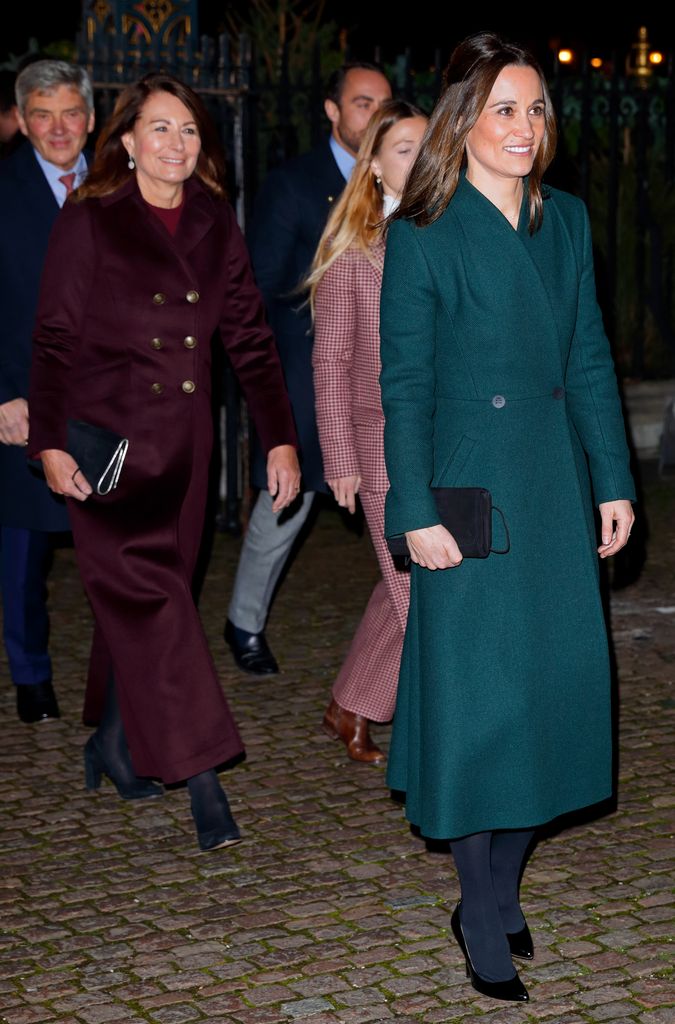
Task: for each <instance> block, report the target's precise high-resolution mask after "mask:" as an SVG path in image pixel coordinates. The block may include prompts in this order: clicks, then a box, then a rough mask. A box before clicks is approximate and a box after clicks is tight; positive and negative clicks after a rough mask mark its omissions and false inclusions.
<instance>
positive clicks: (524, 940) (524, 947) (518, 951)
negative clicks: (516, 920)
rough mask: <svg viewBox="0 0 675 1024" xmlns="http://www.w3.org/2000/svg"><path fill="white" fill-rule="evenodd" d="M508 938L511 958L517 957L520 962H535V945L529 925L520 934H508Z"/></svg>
mask: <svg viewBox="0 0 675 1024" xmlns="http://www.w3.org/2000/svg"><path fill="white" fill-rule="evenodd" d="M506 938H507V941H508V943H509V949H510V950H511V956H517V957H518V958H519V959H520V960H534V943H533V942H532V936H531V935H530V929H529V928H528V927H527V925H525V927H524V928H521V929H520V931H519V932H511V933H509V932H507V933H506Z"/></svg>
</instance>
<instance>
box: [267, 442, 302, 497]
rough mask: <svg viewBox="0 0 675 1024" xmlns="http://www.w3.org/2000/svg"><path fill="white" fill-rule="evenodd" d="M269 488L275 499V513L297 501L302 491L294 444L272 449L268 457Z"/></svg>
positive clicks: (280, 445) (281, 445)
mask: <svg viewBox="0 0 675 1024" xmlns="http://www.w3.org/2000/svg"><path fill="white" fill-rule="evenodd" d="M267 487H268V490H269V492H270V494H271V495H272V497H273V498H274V502H273V503H272V511H273V512H281V510H282V508H286V507H287V506H288V505H290V504H291V502H293V501H295V499H296V498H297V496H298V492H299V490H300V464H299V463H298V453H297V452H296V450H295V448H294V447H293V445H292V444H279V445H277V447H276V448H270V451H269V454H268V456H267Z"/></svg>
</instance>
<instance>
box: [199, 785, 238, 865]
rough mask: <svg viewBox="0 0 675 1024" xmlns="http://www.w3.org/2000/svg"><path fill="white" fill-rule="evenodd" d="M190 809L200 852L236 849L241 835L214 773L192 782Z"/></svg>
mask: <svg viewBox="0 0 675 1024" xmlns="http://www.w3.org/2000/svg"><path fill="white" fill-rule="evenodd" d="M187 784H188V790H189V793H190V807H191V810H192V817H193V818H194V822H195V828H196V829H197V841H198V843H199V848H200V850H204V851H207V850H218V849H220V848H222V847H226V846H236V844H237V843H240V842H241V833H240V832H239V829H238V827H237V823H236V821H235V820H234V818H233V817H232V812H231V810H230V805H229V803H228V802H227V797H226V796H225V793H224V792H223V789H222V788H221V785H220V782H219V781H218V776H217V774H216V772H215V770H214V769H211V770H210V771H205V772H200V774H199V775H193V776H192V778H190V779H188V782H187Z"/></svg>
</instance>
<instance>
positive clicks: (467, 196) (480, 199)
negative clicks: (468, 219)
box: [450, 167, 529, 235]
mask: <svg viewBox="0 0 675 1024" xmlns="http://www.w3.org/2000/svg"><path fill="white" fill-rule="evenodd" d="M528 192H529V189H528V178H527V177H525V178H523V198H522V201H521V204H520V214H519V217H518V228H517V229H514V227H513V225H512V224H511V223H510V222H509V220H508V219H507V218H506V217H505V216H504V214H503V213H502V211H501V210H500V209H498V208H497V207H496V206H495V204H494V203H493V202H492V201H491V200H490V199H488V197H487V196H485V195H483V193H482V192H481V191H480V189H477V188H476V186H475V185H472V184H471V182H470V181H469V179H468V178H467V176H466V167H463V168H462V169H461V171H460V173H459V180H458V182H457V188H456V190H455V193H454V195H453V197H452V199H451V201H450V202H451V205H452V204H455V209H457V207H458V206H459V207H469V208H472V209H473V210H474V211H475V212H479V211H480V212H481V214H482V215H483V216H485V217H489V218H491V220H493V221H494V223H495V224H499V225H500V226H501V227H502V228H506V229H507V230H508V231H510V232H511V233H512V234H517V235H520V234H522V232H523V231H527V227H528V220H529V202H528V199H529V196H528Z"/></svg>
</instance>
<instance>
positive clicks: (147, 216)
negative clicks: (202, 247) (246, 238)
mask: <svg viewBox="0 0 675 1024" xmlns="http://www.w3.org/2000/svg"><path fill="white" fill-rule="evenodd" d="M184 189H185V205H184V208H183V212H182V214H181V218H180V224H179V225H178V230H177V232H176V235H175V237H172V236H171V235H170V234H169V233H168V232H167V231H166V229H165V228H164V225H163V224H162V223H161V222H160V220H159V218H158V217H156V216H155V215H154V214H153V212H152V210H151V209H150V207H149V206H148V204H147V203H146V202H145V200H144V199H143V196H142V195H141V193H140V190H139V188H138V185H137V183H136V177H135V175H131V176H130V177H129V180H128V181H126V182H125V183H124V185H122V186H121V187H120V188H118V189H116V190H115V191H114V192H111V193H110V194H109V195H107V196H102V197H101V199H100V203H101V205H102V206H104V207H107V206H113V205H115V204H120V207H121V208H124V211H125V213H128V214H130V215H132V216H134V217H136V218H138V219H139V220H140V221H141V223H143V224H144V225H149V226H150V227H151V230H155V231H157V232H159V233H160V234H161V236H162V239H163V240H164V241H165V242H166V244H167V245H170V246H171V247H172V248H173V249H175V250H176V253H177V255H178V256H180V257H183V256H184V255H186V254H187V253H189V252H191V251H192V250H193V249H194V248H195V247H196V246H197V245H198V244H199V243H200V241H201V240H202V238H203V237H204V235H205V234H206V233H207V231H209V230H210V228H211V227H212V226H213V223H214V221H215V218H216V201H215V200H214V198H213V196H212V195H211V193H210V192H209V191H208V190H207V188H206V186H205V185H203V184H202V182H201V181H200V180H199V178H195V177H194V176H193V177H191V178H188V180H187V181H186V182H185V185H184Z"/></svg>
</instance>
